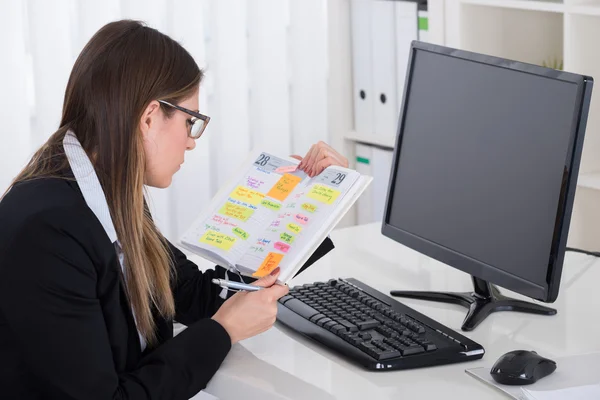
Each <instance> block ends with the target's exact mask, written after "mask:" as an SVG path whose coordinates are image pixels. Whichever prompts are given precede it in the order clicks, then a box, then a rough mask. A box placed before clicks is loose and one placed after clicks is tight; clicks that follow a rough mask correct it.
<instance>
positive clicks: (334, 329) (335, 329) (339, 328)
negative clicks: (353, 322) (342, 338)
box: [330, 322, 346, 334]
mask: <svg viewBox="0 0 600 400" xmlns="http://www.w3.org/2000/svg"><path fill="white" fill-rule="evenodd" d="M345 330H346V328H344V325H340V324H338V323H337V322H336V324H335V325H334V326H332V327H331V329H330V331H331V332H333V333H335V334H337V333H338V331H345Z"/></svg>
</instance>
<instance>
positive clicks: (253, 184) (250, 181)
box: [246, 176, 265, 189]
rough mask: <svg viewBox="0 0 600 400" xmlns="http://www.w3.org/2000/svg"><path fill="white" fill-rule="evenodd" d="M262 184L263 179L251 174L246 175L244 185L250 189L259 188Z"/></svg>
mask: <svg viewBox="0 0 600 400" xmlns="http://www.w3.org/2000/svg"><path fill="white" fill-rule="evenodd" d="M264 184H265V182H264V181H261V180H260V179H257V178H255V177H253V176H248V177H247V178H246V185H247V186H248V187H250V188H252V189H259V188H260V187H261V186H262V185H264Z"/></svg>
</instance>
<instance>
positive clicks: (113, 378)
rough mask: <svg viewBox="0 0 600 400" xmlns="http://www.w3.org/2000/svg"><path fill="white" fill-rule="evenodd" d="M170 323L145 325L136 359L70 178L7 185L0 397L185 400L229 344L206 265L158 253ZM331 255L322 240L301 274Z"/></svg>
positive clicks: (129, 317)
mask: <svg viewBox="0 0 600 400" xmlns="http://www.w3.org/2000/svg"><path fill="white" fill-rule="evenodd" d="M169 246H170V249H171V251H172V253H173V257H174V261H175V265H176V268H177V274H176V276H177V279H176V281H174V282H173V284H172V286H173V293H174V297H175V305H176V316H175V320H176V321H178V322H181V323H183V324H185V325H187V326H188V328H187V329H186V330H184V331H183V332H182V333H180V334H179V335H177V336H176V337H173V322H172V321H167V320H165V319H163V318H161V317H159V316H156V322H157V332H158V338H159V340H158V344H157V345H156V346H153V347H151V348H150V347H149V348H147V349H146V350H145V351H144V352H143V353H142V352H141V347H140V342H139V338H138V332H137V329H136V326H135V322H134V319H133V314H132V312H131V308H130V305H129V302H128V300H127V297H126V294H125V290H124V282H123V278H122V273H121V266H120V264H119V261H118V259H117V255H116V251H115V248H114V246H113V244H112V243H111V242H110V240H109V238H108V236H107V235H106V233H105V231H104V229H103V228H102V225H101V224H100V222H99V221H98V219H97V218H96V216H95V215H94V214H93V212H92V211H91V209H90V208H89V207H88V206H87V204H86V203H85V200H84V198H83V196H82V194H81V191H80V190H79V187H78V185H77V183H76V182H75V181H69V180H64V179H56V178H47V179H40V180H35V181H29V182H25V183H20V184H18V185H16V186H15V187H14V188H12V189H11V191H10V192H9V193H8V194H7V195H6V196H5V198H4V199H3V200H2V201H1V202H0V398H2V399H42V398H43V399H48V398H51V399H54V398H56V399H188V398H190V397H192V396H194V395H195V394H196V393H197V392H198V391H200V390H202V389H203V388H205V387H206V385H207V383H208V381H209V380H210V379H211V377H212V376H213V375H214V373H215V372H216V371H217V369H218V368H219V366H220V364H221V363H222V361H223V359H224V358H225V356H226V355H227V353H228V351H229V349H230V347H231V341H230V338H229V336H228V334H227V332H226V331H225V330H224V329H223V327H222V326H221V325H220V324H219V323H217V322H215V321H214V320H212V319H210V317H211V316H212V315H213V314H214V312H215V311H216V310H217V309H218V307H219V306H220V305H221V304H222V303H223V301H224V300H223V299H221V298H220V297H219V296H218V294H219V292H220V291H221V288H219V287H218V286H216V285H214V284H212V283H211V279H212V278H214V277H223V276H224V272H225V270H224V269H223V268H222V267H219V266H217V267H216V268H215V269H214V270H208V271H206V272H204V273H201V272H200V271H199V270H198V268H197V266H196V265H195V264H194V263H192V262H191V261H189V260H187V258H186V257H185V255H184V254H183V253H182V252H181V251H179V250H178V249H177V248H175V247H174V246H173V245H171V244H169ZM332 248H333V244H332V243H331V241H330V240H329V239H327V240H326V241H325V242H324V243H323V244H322V245H321V247H319V249H318V250H317V251H316V252H315V254H313V255H312V256H311V258H310V259H309V261H308V262H307V263H306V265H304V266H303V268H306V267H307V266H308V265H310V264H312V263H313V262H314V261H315V260H317V259H318V258H319V257H321V256H322V255H324V254H325V253H327V252H328V251H329V250H331V249H332Z"/></svg>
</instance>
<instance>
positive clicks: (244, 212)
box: [219, 202, 254, 222]
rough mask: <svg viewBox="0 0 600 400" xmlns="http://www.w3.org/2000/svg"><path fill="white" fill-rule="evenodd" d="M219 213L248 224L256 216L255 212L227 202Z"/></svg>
mask: <svg viewBox="0 0 600 400" xmlns="http://www.w3.org/2000/svg"><path fill="white" fill-rule="evenodd" d="M219 213H220V214H223V215H226V216H228V217H232V218H235V219H239V220H240V221H244V222H246V221H247V220H248V218H250V217H251V216H252V214H254V210H253V209H251V208H248V207H244V206H241V205H239V204H233V203H230V202H227V203H225V205H223V207H221V209H220V210H219Z"/></svg>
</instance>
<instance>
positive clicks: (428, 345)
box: [421, 342, 437, 351]
mask: <svg viewBox="0 0 600 400" xmlns="http://www.w3.org/2000/svg"><path fill="white" fill-rule="evenodd" d="M421 345H422V346H423V348H424V349H425V351H433V350H436V349H437V346H436V345H435V344H434V343H432V342H423V343H421Z"/></svg>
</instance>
